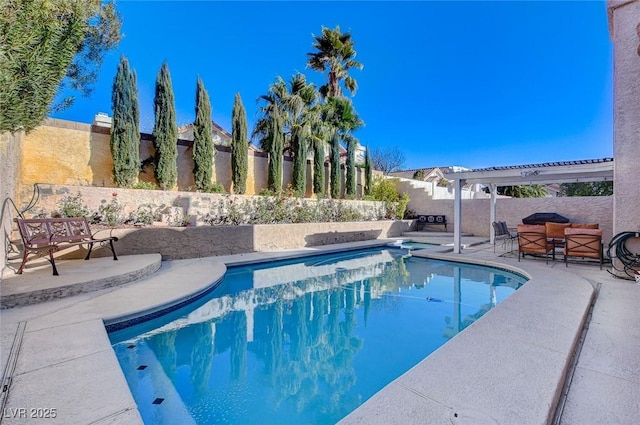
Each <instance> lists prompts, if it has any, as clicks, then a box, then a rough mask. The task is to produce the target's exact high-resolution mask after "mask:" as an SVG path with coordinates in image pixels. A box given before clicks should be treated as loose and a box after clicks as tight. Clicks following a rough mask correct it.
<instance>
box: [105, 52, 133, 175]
mask: <svg viewBox="0 0 640 425" xmlns="http://www.w3.org/2000/svg"><path fill="white" fill-rule="evenodd" d="M111 105H112V110H113V121H112V126H111V139H110V145H111V156H112V157H113V180H114V182H115V184H116V185H117V186H120V187H128V186H133V185H134V184H135V183H136V182H137V180H138V173H139V170H140V152H139V149H140V148H139V145H140V130H139V127H138V121H139V118H140V111H139V106H138V92H137V90H136V75H135V73H134V72H132V71H131V69H130V68H129V61H128V60H127V58H125V57H124V55H123V56H122V57H121V58H120V63H119V64H118V71H117V73H116V76H115V78H114V80H113V91H112V94H111Z"/></svg>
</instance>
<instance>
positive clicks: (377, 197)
mask: <svg viewBox="0 0 640 425" xmlns="http://www.w3.org/2000/svg"><path fill="white" fill-rule="evenodd" d="M372 186H373V187H372V188H371V195H367V196H365V197H364V198H363V199H364V200H369V201H383V202H384V203H385V207H386V213H385V218H387V219H390V220H400V219H402V218H404V214H405V211H406V209H407V204H409V200H410V199H409V195H408V194H407V193H406V192H403V193H402V194H400V193H399V192H398V188H397V187H396V185H395V184H394V182H393V181H392V180H391V179H386V178H384V177H382V176H377V177H376V178H375V179H374V180H373V184H372Z"/></svg>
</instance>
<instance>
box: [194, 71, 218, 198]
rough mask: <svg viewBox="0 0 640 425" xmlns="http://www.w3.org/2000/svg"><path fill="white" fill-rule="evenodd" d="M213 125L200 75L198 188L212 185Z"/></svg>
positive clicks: (196, 154)
mask: <svg viewBox="0 0 640 425" xmlns="http://www.w3.org/2000/svg"><path fill="white" fill-rule="evenodd" d="M214 157H215V148H214V146H213V125H212V123H211V101H210V100H209V93H207V89H205V88H204V83H203V82H202V80H201V79H200V78H199V77H198V83H197V85H196V120H195V122H194V123H193V179H194V181H195V185H196V189H198V190H207V189H208V188H209V187H211V177H212V175H213V158H214Z"/></svg>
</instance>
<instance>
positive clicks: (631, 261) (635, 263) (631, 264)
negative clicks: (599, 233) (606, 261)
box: [607, 232, 640, 279]
mask: <svg viewBox="0 0 640 425" xmlns="http://www.w3.org/2000/svg"><path fill="white" fill-rule="evenodd" d="M637 237H640V233H638V232H621V233H618V234H617V235H615V236H614V237H613V238H612V239H611V242H609V248H607V256H608V257H609V258H611V265H612V268H613V269H614V270H616V271H619V272H623V273H624V274H625V275H627V276H628V277H629V278H631V279H635V272H636V271H638V270H640V254H636V253H633V252H631V251H630V250H629V248H627V241H628V240H629V239H631V238H637ZM616 258H617V259H618V260H619V263H620V264H621V265H622V268H619V266H616V262H615V261H613V260H614V259H616Z"/></svg>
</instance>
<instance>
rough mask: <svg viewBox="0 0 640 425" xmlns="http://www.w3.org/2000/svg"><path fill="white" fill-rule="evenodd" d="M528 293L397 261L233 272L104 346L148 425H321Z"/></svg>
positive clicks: (325, 262) (474, 273) (305, 262)
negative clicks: (190, 301)
mask: <svg viewBox="0 0 640 425" xmlns="http://www.w3.org/2000/svg"><path fill="white" fill-rule="evenodd" d="M525 280H526V279H525V278H523V277H522V276H519V275H516V274H513V273H510V272H507V271H503V270H498V269H492V268H488V267H480V266H473V265H464V264H458V263H452V262H443V261H434V260H426V259H421V258H416V257H410V256H408V255H407V251H406V250H404V249H397V248H385V249H368V250H363V251H355V252H348V253H340V254H333V255H323V256H317V257H309V258H303V259H299V260H295V261H282V262H272V263H270V264H267V265H256V266H250V267H231V268H229V270H228V271H227V274H226V276H225V278H224V279H223V281H222V282H221V283H220V285H219V286H218V287H217V288H216V289H215V290H214V291H213V292H212V293H211V294H209V295H207V296H206V297H205V298H203V299H200V300H198V301H196V302H194V303H193V304H190V305H189V306H187V307H185V308H183V309H181V310H178V311H175V312H172V313H170V314H168V315H166V316H163V317H161V318H159V319H155V320H152V321H149V322H145V323H142V324H140V325H136V326H133V327H130V328H127V329H124V330H121V331H118V332H114V333H111V334H110V338H111V341H112V343H113V348H114V350H115V352H116V355H117V357H118V360H119V362H120V365H121V367H122V370H123V371H124V374H125V376H126V378H127V382H128V384H129V387H130V389H131V392H132V393H133V396H134V399H135V401H136V403H137V405H138V407H139V410H140V413H141V415H142V417H143V419H144V421H145V423H146V424H154V425H155V424H180V425H185V424H330V423H335V422H337V421H339V420H340V419H341V418H343V417H344V416H346V415H347V414H349V413H350V412H351V411H353V410H355V409H356V408H357V407H358V406H360V405H361V404H362V403H364V402H365V401H366V400H367V399H368V398H370V397H371V396H372V395H373V394H374V393H376V392H377V391H379V390H380V389H382V388H383V387H384V386H386V385H387V384H389V383H390V382H391V381H393V380H394V379H395V378H397V377H398V376H400V375H402V374H403V373H404V372H406V371H407V370H408V369H410V368H411V367H412V366H414V365H415V364H417V363H418V362H419V361H420V360H422V359H424V358H425V357H426V356H428V355H429V354H430V353H431V352H433V351H434V350H436V349H437V348H438V347H440V346H441V345H442V344H444V343H445V342H447V341H448V340H449V339H450V338H452V337H453V336H455V335H456V334H457V333H458V332H460V331H462V330H463V329H464V328H466V327H467V326H469V325H470V324H471V323H472V322H473V321H474V320H476V319H478V318H479V317H481V316H482V315H483V314H484V313H486V312H487V311H488V310H489V309H491V308H492V307H493V306H495V305H496V304H498V303H500V302H501V301H502V300H503V299H505V298H506V297H507V296H509V295H510V294H511V293H512V292H513V291H515V290H516V289H517V288H518V287H519V286H520V285H522V284H523V283H524V282H525Z"/></svg>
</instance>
